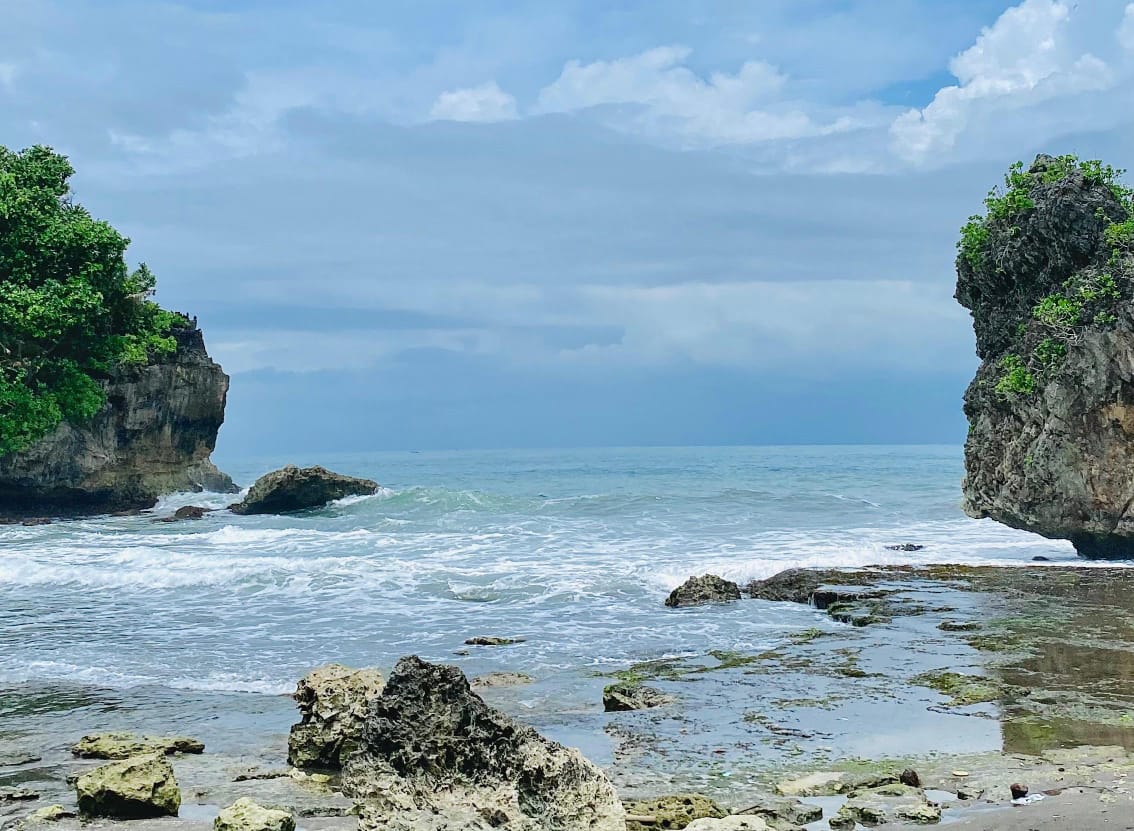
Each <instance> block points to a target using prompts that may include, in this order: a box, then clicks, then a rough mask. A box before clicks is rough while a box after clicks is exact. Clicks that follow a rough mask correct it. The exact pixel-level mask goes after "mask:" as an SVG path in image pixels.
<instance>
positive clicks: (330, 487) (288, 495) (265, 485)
mask: <svg viewBox="0 0 1134 831" xmlns="http://www.w3.org/2000/svg"><path fill="white" fill-rule="evenodd" d="M377 492H378V483H377V482H375V481H373V480H371V479H358V478H356V477H354V476H343V475H342V474H341V473H334V472H332V471H330V470H327V469H326V468H325V467H319V466H315V467H304V468H299V467H296V466H295V465H288V466H287V467H284V468H280V469H279V470H273V471H272V472H271V473H266V474H264V475H263V476H261V477H260V478H259V479H257V480H256V481H255V483H254V484H253V485H252V487H251V488H249V489H248V493H247V494H246V495H245V497H244V498H243V499H242V500H241V501H239V502H237V503H235V504H233V505H229V506H228V509H229V510H230V511H232V512H233V513H234V514H288V513H293V512H295V511H303V510H307V509H309V508H321V507H322V506H324V505H326V504H327V503H328V502H334V501H335V500H336V499H343V498H345V497H347V496H370V495H372V494H375V493H377Z"/></svg>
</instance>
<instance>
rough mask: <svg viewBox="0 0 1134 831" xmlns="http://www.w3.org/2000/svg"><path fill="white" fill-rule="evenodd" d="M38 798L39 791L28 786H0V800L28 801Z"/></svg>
mask: <svg viewBox="0 0 1134 831" xmlns="http://www.w3.org/2000/svg"><path fill="white" fill-rule="evenodd" d="M35 799H39V791H33V790H31V789H30V788H0V802H28V801H31V800H35Z"/></svg>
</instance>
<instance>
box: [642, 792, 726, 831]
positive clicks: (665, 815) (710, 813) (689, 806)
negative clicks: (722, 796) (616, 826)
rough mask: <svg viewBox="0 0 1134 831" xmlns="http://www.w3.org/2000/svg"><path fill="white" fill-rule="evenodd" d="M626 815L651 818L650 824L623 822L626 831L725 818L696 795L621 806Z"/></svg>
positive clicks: (705, 799)
mask: <svg viewBox="0 0 1134 831" xmlns="http://www.w3.org/2000/svg"><path fill="white" fill-rule="evenodd" d="M624 804H625V806H626V814H627V815H628V816H641V817H652V818H653V820H654V821H653V822H651V823H648V824H646V823H641V822H630V821H627V823H626V831H650V829H655V828H665V829H669V828H685V827H686V826H688V825H689V823H691V822H693V820H697V819H703V818H706V817H707V818H720V817H725V816H728V811H726V810H725V809H724V808H722V807H721V806H720V805H718V804H717V803H715V802H713V800H711V799H709V798H708V797H705V796H700V795H699V794H675V795H673V796H659V797H656V798H654V799H640V800H636V801H634V802H626V803H624Z"/></svg>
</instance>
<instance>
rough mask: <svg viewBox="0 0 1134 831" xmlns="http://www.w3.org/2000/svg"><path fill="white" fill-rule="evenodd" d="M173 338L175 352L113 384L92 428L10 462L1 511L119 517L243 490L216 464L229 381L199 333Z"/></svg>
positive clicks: (0, 459) (55, 436)
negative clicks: (173, 500)
mask: <svg viewBox="0 0 1134 831" xmlns="http://www.w3.org/2000/svg"><path fill="white" fill-rule="evenodd" d="M172 334H173V336H174V337H175V338H176V339H177V351H176V352H175V353H174V354H172V355H171V356H169V357H168V358H165V359H162V360H159V361H157V362H154V363H151V364H149V365H147V366H144V367H140V368H123V369H120V370H117V371H116V372H115V373H114V375H113V376H112V377H111V378H110V379H109V380H107V381H104V382H103V386H104V388H105V389H106V394H107V403H106V404H105V405H104V406H103V408H102V410H100V411H99V412H98V414H96V415H95V417H94V418H93V419H91V420H90V421H89V422H87V423H85V424H83V425H73V424H70V423H68V422H63V423H62V424H60V425H59V426H58V427H57V428H55V430H54V431H52V432H51V433H50V434H49V435H47V436H45V437H44V438H43V439H41V440H40V441H38V442H36V443H35V444H33V445H32V446H31V447H29V448H27V449H26V450H22V451H20V452H19V453H11V454H8V455H7V456H0V506H3V509H2V511H0V513H5V514H8V515H10V516H17V517H25V516H29V515H31V516H36V517H38V516H45V515H74V514H93V513H110V512H113V511H119V510H128V509H140V508H150V507H152V506H153V505H154V503H155V502H157V498H158V497H159V496H161V495H162V494H166V493H172V492H174V491H189V490H195V491H200V490H210V491H224V492H230V493H232V492H235V491H236V488H235V487H234V486H233V484H232V480H231V479H229V478H228V477H227V476H225V475H224V474H223V473H221V472H220V471H218V470H217V469H216V467H215V466H214V465H213V463H212V462H211V461H209V454H210V453H212V451H213V448H214V447H215V445H216V440H217V431H218V430H219V429H220V426H221V423H222V422H223V421H224V406H225V398H226V395H227V393H228V376H227V375H225V374H224V371H223V370H222V369H221V368H220V366H219V365H218V364H216V363H214V362H213V361H212V359H210V358H209V355H208V353H207V352H206V351H205V343H204V339H203V338H202V336H201V332H200V331H199V330H197V329H176V330H174V331H173V332H172Z"/></svg>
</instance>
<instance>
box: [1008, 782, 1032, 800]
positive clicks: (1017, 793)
mask: <svg viewBox="0 0 1134 831" xmlns="http://www.w3.org/2000/svg"><path fill="white" fill-rule="evenodd" d="M1008 790H1009V791H1011V792H1012V799H1013V800H1017V799H1023V798H1024V797H1025V796H1027V795H1028V786H1027V785H1021V784H1020V783H1019V782H1013V783H1012V784H1011V785H1009V786H1008Z"/></svg>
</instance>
